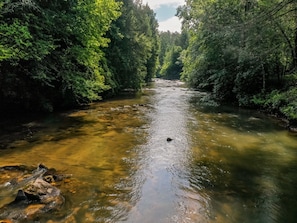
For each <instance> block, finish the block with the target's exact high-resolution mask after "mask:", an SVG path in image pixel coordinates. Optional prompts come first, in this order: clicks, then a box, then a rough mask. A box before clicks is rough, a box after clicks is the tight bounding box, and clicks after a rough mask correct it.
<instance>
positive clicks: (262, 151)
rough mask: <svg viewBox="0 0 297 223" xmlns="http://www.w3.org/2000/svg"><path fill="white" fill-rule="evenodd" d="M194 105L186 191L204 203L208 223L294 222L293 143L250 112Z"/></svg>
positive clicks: (296, 158)
mask: <svg viewBox="0 0 297 223" xmlns="http://www.w3.org/2000/svg"><path fill="white" fill-rule="evenodd" d="M193 101H194V104H192V109H193V110H194V113H195V116H196V119H195V120H194V121H193V123H191V124H190V128H191V129H192V131H193V134H192V141H193V143H192V145H193V148H192V155H191V158H190V160H191V161H190V164H189V167H188V170H189V172H188V176H187V177H186V179H187V180H188V183H189V185H188V187H186V189H185V190H186V191H188V192H189V193H190V194H191V193H194V194H200V195H201V196H202V198H203V199H205V200H206V202H205V205H204V206H205V213H207V216H208V219H209V220H208V222H234V223H235V222H248V223H270V222H296V219H297V214H296V211H294V209H295V207H296V205H297V191H296V190H295V189H294V188H295V187H296V184H297V175H296V171H297V150H296V140H295V138H294V137H290V136H289V135H288V133H287V132H286V130H285V129H283V128H282V127H281V126H279V125H278V123H277V121H275V120H273V119H270V118H268V117H265V116H263V115H261V114H259V113H257V112H255V111H248V110H239V111H238V110H237V111H236V110H234V109H232V108H228V107H211V109H210V108H209V107H202V108H201V106H199V107H198V108H197V103H195V102H196V101H197V98H194V100H193ZM193 101H192V102H193Z"/></svg>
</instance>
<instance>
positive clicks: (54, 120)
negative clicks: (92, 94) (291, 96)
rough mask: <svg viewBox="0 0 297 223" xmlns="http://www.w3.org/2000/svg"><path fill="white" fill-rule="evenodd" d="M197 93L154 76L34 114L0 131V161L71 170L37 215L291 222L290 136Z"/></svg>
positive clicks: (295, 144) (295, 171)
mask: <svg viewBox="0 0 297 223" xmlns="http://www.w3.org/2000/svg"><path fill="white" fill-rule="evenodd" d="M201 96H202V94H201V93H199V92H194V91H190V90H187V89H186V88H184V87H183V86H182V84H181V83H179V82H169V81H161V80H158V81H156V82H155V84H154V86H153V87H152V88H150V89H147V90H146V91H144V93H143V94H142V95H138V96H135V97H127V98H122V99H117V100H111V101H106V102H102V103H97V104H94V105H92V106H90V108H87V109H85V110H79V111H73V112H69V113H64V114H53V115H51V116H49V117H46V118H42V119H38V120H33V119H32V120H31V121H30V122H27V123H25V124H24V125H22V128H23V129H24V128H25V131H28V133H27V135H26V137H24V138H25V139H24V140H14V141H9V140H7V138H11V135H3V134H2V136H1V137H0V139H1V141H2V142H5V143H4V144H2V146H1V147H2V148H4V149H2V150H0V154H1V156H0V166H4V165H11V164H24V165H28V166H32V165H34V166H37V164H38V163H43V164H45V165H46V166H48V167H54V168H56V169H57V170H60V171H63V172H65V173H68V174H73V177H72V178H71V180H70V181H69V182H68V183H66V184H63V185H61V186H60V189H61V190H62V193H63V195H64V196H65V198H66V203H65V205H64V207H63V208H62V210H61V211H58V212H54V213H50V214H48V215H45V216H42V217H41V218H40V219H39V222H47V223H53V222H78V223H80V222H104V223H105V222H107V223H109V222H128V223H130V222H131V223H132V222H134V223H138V222H140V223H146V222H148V223H151V222H156V223H170V222H176V223H188V222H189V223H190V222H195V223H196V222H203V223H204V222H207V223H208V222H209V223H227V222H228V223H229V222H234V223H235V222H236V223H237V222H248V223H249V222H250V223H254V222H255V223H256V222H259V223H266V222H267V223H268V222H269V223H270V222H297V209H296V207H297V190H296V188H297V187H296V184H297V138H296V136H294V135H291V134H289V133H288V132H287V131H286V130H285V129H283V128H282V127H281V126H280V125H279V123H278V122H277V121H276V120H273V119H271V118H267V117H265V116H263V115H260V114H258V113H256V112H254V111H247V110H237V109H232V108H227V107H218V108H214V107H206V106H204V105H202V104H200V103H199V99H200V98H201ZM34 129H38V131H33V130H34ZM23 131H24V130H23ZM168 137H170V138H172V139H173V140H172V141H170V142H167V140H166V139H167V138H168ZM15 138H17V137H15ZM8 142H9V143H8ZM0 194H1V193H0ZM5 202H7V198H5V199H4V198H3V197H2V198H1V201H0V206H3V205H4V204H5Z"/></svg>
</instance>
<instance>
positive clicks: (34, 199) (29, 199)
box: [0, 164, 71, 223]
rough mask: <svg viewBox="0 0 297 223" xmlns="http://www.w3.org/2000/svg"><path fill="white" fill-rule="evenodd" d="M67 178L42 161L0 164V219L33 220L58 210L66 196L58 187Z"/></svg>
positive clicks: (12, 220)
mask: <svg viewBox="0 0 297 223" xmlns="http://www.w3.org/2000/svg"><path fill="white" fill-rule="evenodd" d="M70 177H71V175H68V174H62V173H59V172H58V171H56V170H55V169H53V168H48V167H46V166H44V165H43V164H39V165H38V167H37V168H33V167H27V166H23V165H10V166H3V167H0V188H1V190H0V198H1V202H0V222H5V223H9V222H16V223H18V222H32V221H35V220H37V219H38V218H39V217H40V215H43V214H45V213H48V212H51V211H56V210H59V209H60V208H61V207H62V206H63V204H64V202H65V199H64V197H63V195H62V193H61V191H60V189H59V188H58V187H59V184H60V183H62V182H63V181H65V180H69V178H70Z"/></svg>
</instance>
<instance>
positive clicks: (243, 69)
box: [178, 0, 297, 118]
mask: <svg viewBox="0 0 297 223" xmlns="http://www.w3.org/2000/svg"><path fill="white" fill-rule="evenodd" d="M296 3H297V2H296V1H277V0H272V1H271V0H269V1H268V0H261V1H255V0H252V1H241V0H235V1H234V0H224V1H223V0H206V1H205V0H204V1H202V0H187V1H186V5H185V6H183V7H180V8H179V9H178V15H179V17H180V18H181V19H183V30H184V31H186V32H188V33H189V47H188V48H187V49H186V51H185V52H183V53H182V56H181V58H182V62H183V64H184V69H183V73H182V79H184V80H186V81H187V82H188V83H189V84H190V85H191V86H193V87H196V88H198V89H200V90H207V91H210V92H212V93H213V95H214V96H215V97H216V99H217V100H219V101H221V102H224V101H228V102H233V103H237V104H238V105H240V106H253V105H254V104H255V103H259V104H262V106H266V104H269V107H270V108H271V109H272V110H278V111H280V112H282V113H283V114H285V115H286V116H288V117H291V118H293V116H294V115H292V114H293V113H294V111H295V108H296V103H295V102H294V101H295V100H293V99H292V103H291V102H289V101H287V100H286V98H291V97H290V95H295V93H294V92H293V90H288V91H287V89H286V88H284V89H282V88H283V87H288V86H292V85H295V86H296V82H295V81H294V78H293V80H292V78H291V76H290V78H287V75H290V74H291V73H292V72H295V70H296V69H297V59H296V58H297V57H296V55H297V41H296V40H297V32H296V27H297V23H296V7H297V5H296ZM289 79H290V80H289ZM273 90H277V92H279V93H277V94H276V93H275V92H276V91H273ZM267 92H273V93H272V94H273V95H269V94H268V96H267V97H266V94H267ZM256 95H262V97H261V98H262V99H263V101H262V100H260V99H259V97H256ZM256 98H258V99H256ZM267 106H268V105H267ZM286 106H288V107H286Z"/></svg>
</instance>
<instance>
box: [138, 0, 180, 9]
mask: <svg viewBox="0 0 297 223" xmlns="http://www.w3.org/2000/svg"><path fill="white" fill-rule="evenodd" d="M143 3H144V4H146V3H148V5H149V6H150V8H151V9H157V8H158V7H160V5H173V6H176V7H177V6H179V5H184V4H185V1H184V0H143Z"/></svg>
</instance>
